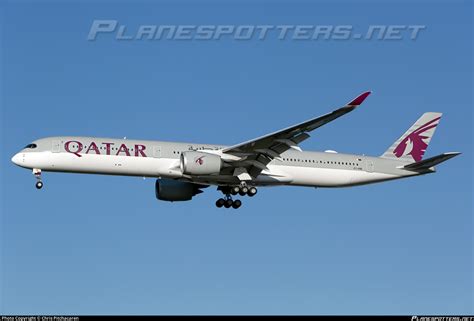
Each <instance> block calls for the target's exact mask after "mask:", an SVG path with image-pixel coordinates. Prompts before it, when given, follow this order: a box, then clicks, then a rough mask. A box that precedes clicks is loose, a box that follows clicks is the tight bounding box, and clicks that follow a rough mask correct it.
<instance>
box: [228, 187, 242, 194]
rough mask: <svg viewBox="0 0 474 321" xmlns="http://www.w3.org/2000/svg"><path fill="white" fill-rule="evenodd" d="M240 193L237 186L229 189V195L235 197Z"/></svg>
mask: <svg viewBox="0 0 474 321" xmlns="http://www.w3.org/2000/svg"><path fill="white" fill-rule="evenodd" d="M239 192H240V188H239V187H238V186H234V187H232V188H231V189H230V193H231V194H232V195H237V194H238V193H239Z"/></svg>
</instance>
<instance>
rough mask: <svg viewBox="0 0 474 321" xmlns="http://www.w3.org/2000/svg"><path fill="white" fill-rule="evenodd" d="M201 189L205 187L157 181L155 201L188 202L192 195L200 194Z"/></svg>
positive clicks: (171, 181) (173, 181) (167, 180)
mask: <svg viewBox="0 0 474 321" xmlns="http://www.w3.org/2000/svg"><path fill="white" fill-rule="evenodd" d="M202 187H206V185H197V184H193V183H186V182H180V181H175V180H172V179H157V180H156V183H155V195H156V198H157V199H159V200H162V201H170V202H175V201H189V200H191V199H192V198H193V196H194V195H197V194H199V193H202V191H201V189H200V188H202Z"/></svg>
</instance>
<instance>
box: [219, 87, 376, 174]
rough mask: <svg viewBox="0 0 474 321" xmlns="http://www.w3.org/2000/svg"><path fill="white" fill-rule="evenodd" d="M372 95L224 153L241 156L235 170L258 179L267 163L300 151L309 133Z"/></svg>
mask: <svg viewBox="0 0 474 321" xmlns="http://www.w3.org/2000/svg"><path fill="white" fill-rule="evenodd" d="M370 93H371V92H370V91H367V92H364V93H362V94H360V95H359V96H357V97H356V98H355V99H353V100H352V101H350V102H349V103H347V104H346V105H345V106H343V107H341V108H339V109H336V110H335V111H333V112H331V113H329V114H326V115H323V116H320V117H317V118H313V119H310V120H307V121H305V122H302V123H300V124H297V125H294V126H291V127H288V128H285V129H282V130H279V131H276V132H274V133H271V134H268V135H265V136H262V137H259V138H256V139H252V140H249V141H246V142H244V143H241V144H237V145H234V146H231V147H228V148H225V149H223V150H222V152H223V153H226V154H231V155H234V156H238V157H240V160H239V161H237V162H235V164H232V165H233V167H234V168H235V167H241V168H244V169H246V170H247V172H248V174H249V175H250V176H251V177H256V176H258V175H259V174H260V172H261V171H262V170H265V169H266V165H267V164H268V163H270V162H271V161H272V160H273V159H274V158H277V157H279V156H280V155H281V154H282V153H284V152H285V151H287V150H288V149H290V148H294V149H297V150H301V149H300V148H299V147H298V144H299V143H301V142H302V141H304V140H306V139H308V138H309V137H310V136H309V134H308V132H310V131H312V130H314V129H316V128H318V127H321V126H323V125H325V124H327V123H329V122H331V121H333V120H334V119H336V118H339V117H341V116H342V115H345V114H347V113H349V112H351V111H352V110H354V109H355V108H356V107H357V106H359V105H360V104H362V102H363V101H364V100H365V99H366V98H367V96H369V95H370ZM240 171H241V170H240Z"/></svg>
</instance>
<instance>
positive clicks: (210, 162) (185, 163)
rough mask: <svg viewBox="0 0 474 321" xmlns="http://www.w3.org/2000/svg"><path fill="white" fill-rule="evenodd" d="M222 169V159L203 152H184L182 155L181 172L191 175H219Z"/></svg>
mask: <svg viewBox="0 0 474 321" xmlns="http://www.w3.org/2000/svg"><path fill="white" fill-rule="evenodd" d="M221 167H222V160H221V157H220V156H218V155H213V154H208V153H201V152H194V151H189V152H184V153H182V154H181V171H182V172H183V174H189V175H210V174H219V172H220V171H221Z"/></svg>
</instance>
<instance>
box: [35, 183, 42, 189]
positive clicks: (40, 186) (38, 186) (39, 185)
mask: <svg viewBox="0 0 474 321" xmlns="http://www.w3.org/2000/svg"><path fill="white" fill-rule="evenodd" d="M36 188H37V189H42V188H43V182H42V181H39V182H36Z"/></svg>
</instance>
